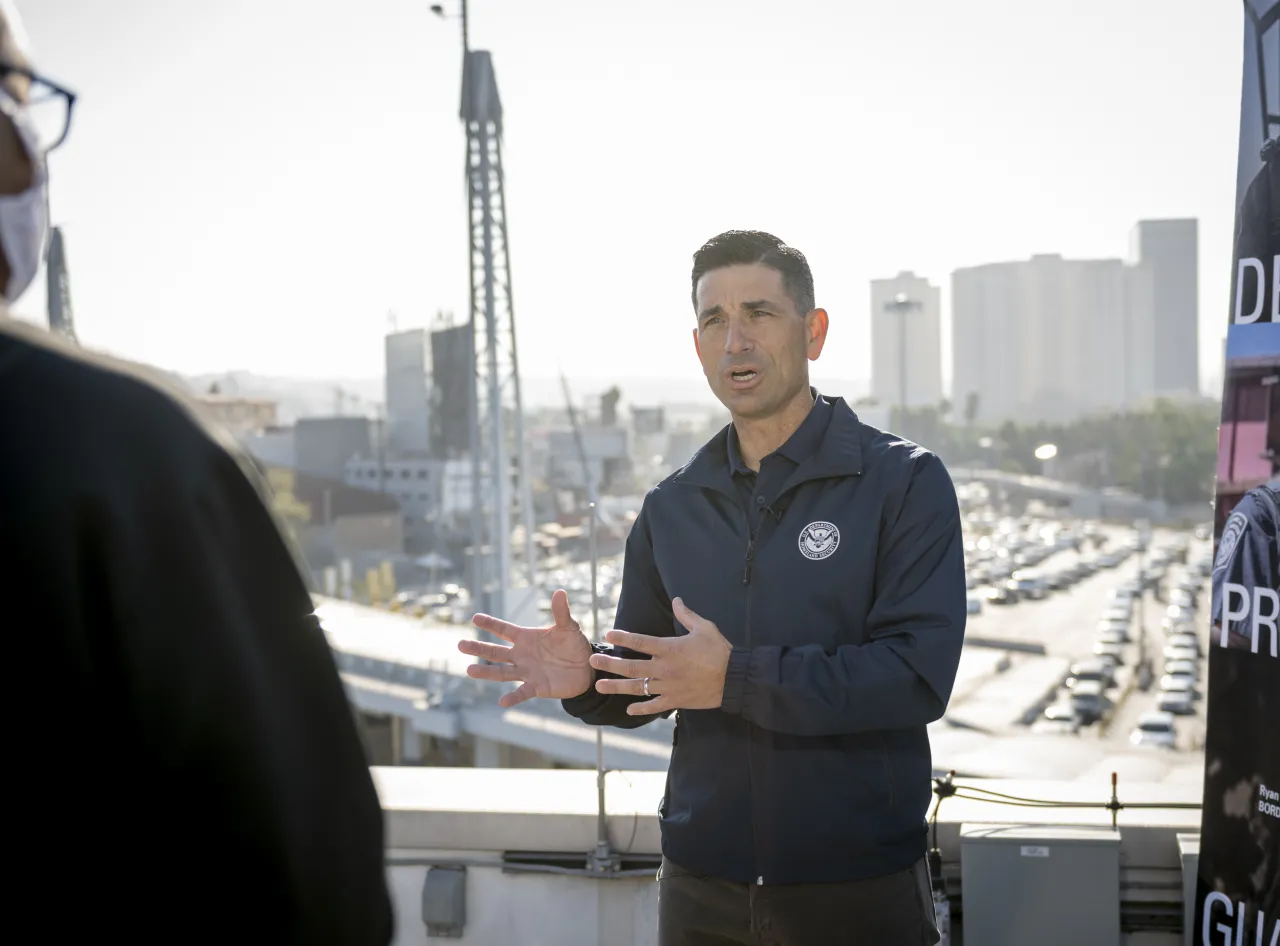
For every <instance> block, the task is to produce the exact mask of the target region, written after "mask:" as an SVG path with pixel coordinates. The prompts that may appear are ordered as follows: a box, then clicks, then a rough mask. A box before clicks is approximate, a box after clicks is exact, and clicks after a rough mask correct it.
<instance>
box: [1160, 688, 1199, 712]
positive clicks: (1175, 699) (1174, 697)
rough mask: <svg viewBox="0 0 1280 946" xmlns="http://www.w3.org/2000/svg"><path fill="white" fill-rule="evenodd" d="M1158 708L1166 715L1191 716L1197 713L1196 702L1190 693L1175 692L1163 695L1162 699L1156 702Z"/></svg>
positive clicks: (1161, 695)
mask: <svg viewBox="0 0 1280 946" xmlns="http://www.w3.org/2000/svg"><path fill="white" fill-rule="evenodd" d="M1156 706H1157V708H1159V709H1160V710H1162V711H1164V712H1166V713H1173V714H1174V715H1175V716H1191V715H1193V714H1194V713H1195V711H1196V704H1195V700H1194V699H1192V697H1191V694H1190V693H1177V692H1173V691H1169V692H1164V693H1161V694H1160V699H1159V700H1157V701H1156Z"/></svg>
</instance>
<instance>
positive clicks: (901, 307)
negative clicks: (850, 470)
mask: <svg viewBox="0 0 1280 946" xmlns="http://www.w3.org/2000/svg"><path fill="white" fill-rule="evenodd" d="M920 307H921V303H920V301H919V300H918V299H911V298H909V297H908V296H907V294H906V293H905V292H899V293H897V294H896V295H894V297H893V298H892V299H890V300H889V301H888V302H886V303H885V304H884V311H885V312H888V313H891V314H893V315H894V316H896V317H897V319H898V411H899V420H898V427H899V431H898V432H899V433H904V431H903V430H902V429H901V428H903V427H905V426H906V420H907V315H908V313H911V312H917V311H919V310H920Z"/></svg>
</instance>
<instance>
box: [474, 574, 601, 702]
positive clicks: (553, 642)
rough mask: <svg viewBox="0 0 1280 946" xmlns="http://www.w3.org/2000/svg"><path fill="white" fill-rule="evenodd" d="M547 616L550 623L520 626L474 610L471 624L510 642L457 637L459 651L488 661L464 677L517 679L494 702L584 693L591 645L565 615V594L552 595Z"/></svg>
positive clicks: (588, 686) (587, 685) (563, 697)
mask: <svg viewBox="0 0 1280 946" xmlns="http://www.w3.org/2000/svg"><path fill="white" fill-rule="evenodd" d="M551 619H552V624H551V625H550V626H549V627H520V626H518V625H515V624H511V623H509V622H507V621H503V620H500V619H499V618H495V617H492V616H491V615H488V614H477V615H476V616H475V617H474V618H472V619H471V620H472V623H474V624H475V626H476V627H478V628H480V630H482V631H488V632H489V633H490V634H497V635H498V636H499V637H501V638H502V639H503V640H507V641H510V642H511V646H510V647H504V646H503V645H502V644H489V643H486V642H484V641H473V640H463V641H458V650H460V651H462V652H463V653H464V654H468V655H470V656H472V657H480V658H482V659H484V660H492V661H493V663H491V664H472V665H471V666H470V667H468V668H467V676H469V677H475V678H476V679H477V680H498V681H501V682H503V683H515V682H516V681H521V682H520V685H519V686H518V687H516V688H515V689H514V690H512V691H511V692H510V693H504V694H502V696H501V697H500V698H499V699H498V705H499V706H507V707H510V706H515V705H516V704H517V703H523V702H524V701H525V700H528V699H532V698H533V697H535V696H541V697H549V698H551V699H557V700H567V699H570V698H571V697H575V696H580V695H581V694H583V693H586V692H587V691H588V690H589V689H591V680H592V678H593V677H594V676H595V674H594V673H592V672H591V666H590V665H589V664H588V663H587V658H588V657H589V656H591V645H590V644H589V643H588V642H587V638H586V637H585V636H584V635H583V633H582V628H581V627H579V625H578V622H577V621H575V620H574V619H573V616H572V615H571V614H570V613H569V596H568V595H567V594H565V593H564V591H557V592H556V593H555V594H553V595H552V596H551Z"/></svg>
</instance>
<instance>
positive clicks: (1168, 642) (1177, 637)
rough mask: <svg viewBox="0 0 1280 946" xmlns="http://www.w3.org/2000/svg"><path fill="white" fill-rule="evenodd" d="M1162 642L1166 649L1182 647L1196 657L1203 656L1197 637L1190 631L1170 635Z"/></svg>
mask: <svg viewBox="0 0 1280 946" xmlns="http://www.w3.org/2000/svg"><path fill="white" fill-rule="evenodd" d="M1164 642H1165V646H1166V647H1182V648H1184V649H1186V650H1190V651H1193V652H1194V653H1195V655H1196V656H1197V657H1202V656H1204V655H1203V654H1202V653H1201V648H1200V637H1199V635H1197V634H1193V633H1192V632H1190V631H1179V632H1178V633H1176V634H1170V635H1169V636H1168V637H1166V638H1165V639H1164Z"/></svg>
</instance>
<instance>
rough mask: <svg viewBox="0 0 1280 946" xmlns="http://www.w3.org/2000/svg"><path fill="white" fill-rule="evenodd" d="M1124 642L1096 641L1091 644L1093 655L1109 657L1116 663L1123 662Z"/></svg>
mask: <svg viewBox="0 0 1280 946" xmlns="http://www.w3.org/2000/svg"><path fill="white" fill-rule="evenodd" d="M1124 647H1125V645H1124V644H1113V643H1109V642H1107V641H1098V642H1097V643H1096V644H1094V645H1093V656H1095V657H1110V658H1111V659H1112V660H1114V661H1115V662H1116V663H1118V664H1122V663H1124Z"/></svg>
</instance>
